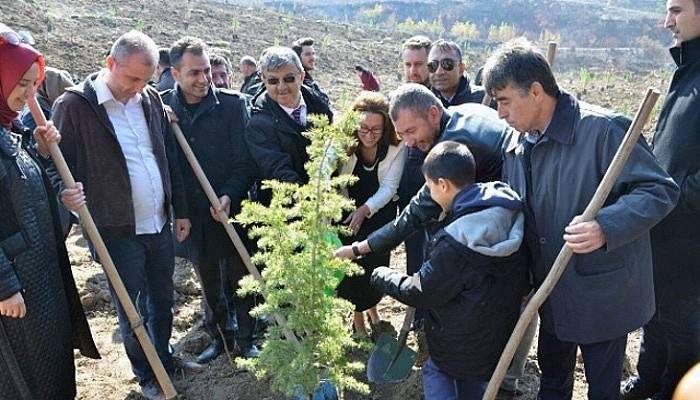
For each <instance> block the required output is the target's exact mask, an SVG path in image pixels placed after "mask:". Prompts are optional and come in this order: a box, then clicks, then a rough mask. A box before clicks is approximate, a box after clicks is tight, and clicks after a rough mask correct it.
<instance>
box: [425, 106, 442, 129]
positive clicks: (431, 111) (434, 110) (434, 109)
mask: <svg viewBox="0 0 700 400" xmlns="http://www.w3.org/2000/svg"><path fill="white" fill-rule="evenodd" d="M440 117H442V113H441V112H440V109H439V108H438V106H436V105H431V106H430V108H428V122H430V124H431V125H435V124H438V125H439V124H440Z"/></svg>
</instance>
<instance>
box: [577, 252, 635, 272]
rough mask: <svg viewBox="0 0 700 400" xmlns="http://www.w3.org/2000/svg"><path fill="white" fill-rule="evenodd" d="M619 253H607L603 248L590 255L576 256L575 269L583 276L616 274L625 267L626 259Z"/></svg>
mask: <svg viewBox="0 0 700 400" xmlns="http://www.w3.org/2000/svg"><path fill="white" fill-rule="evenodd" d="M616 253H617V252H612V253H606V252H605V251H604V250H603V249H602V248H601V249H598V250H596V251H594V252H592V253H588V254H576V255H574V259H573V261H574V269H575V270H576V273H577V274H578V275H581V276H594V275H600V274H606V273H610V272H614V271H616V270H618V269H621V268H624V267H625V261H624V258H623V257H622V256H621V255H619V254H616Z"/></svg>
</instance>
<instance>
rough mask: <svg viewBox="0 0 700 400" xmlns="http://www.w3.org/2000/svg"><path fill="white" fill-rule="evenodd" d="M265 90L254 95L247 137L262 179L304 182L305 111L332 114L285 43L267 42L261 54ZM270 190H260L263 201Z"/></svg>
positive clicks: (308, 125)
mask: <svg viewBox="0 0 700 400" xmlns="http://www.w3.org/2000/svg"><path fill="white" fill-rule="evenodd" d="M260 72H261V74H262V80H263V84H264V85H265V90H263V91H261V92H260V93H258V94H257V95H256V96H255V98H253V101H252V104H253V108H252V111H251V117H250V122H249V124H248V127H247V128H246V140H247V141H248V147H249V149H250V153H251V155H252V156H253V159H254V160H255V162H256V163H257V165H258V169H259V178H260V180H265V179H276V180H279V181H282V182H295V183H306V182H308V180H309V177H308V175H307V174H306V171H305V170H304V164H305V163H306V162H307V161H308V160H309V156H308V154H307V153H306V146H308V145H309V140H308V139H307V138H305V137H304V136H302V134H301V133H302V132H304V131H306V130H308V129H309V128H310V120H309V115H311V114H320V115H325V116H326V117H328V119H329V120H331V119H332V118H333V113H332V112H331V110H330V108H329V106H328V104H327V103H326V102H325V101H324V100H323V98H321V97H320V96H319V95H318V94H316V93H315V92H314V91H312V90H311V89H309V88H307V87H306V86H304V85H302V82H303V80H304V76H305V73H304V68H303V66H302V63H301V60H300V59H299V57H298V56H297V55H296V53H295V52H294V51H293V50H292V49H290V48H287V47H270V48H267V49H266V50H265V51H263V55H262V57H261V58H260ZM270 199H271V193H269V191H262V192H258V200H259V201H261V202H262V203H263V204H267V203H268V202H269V200H270Z"/></svg>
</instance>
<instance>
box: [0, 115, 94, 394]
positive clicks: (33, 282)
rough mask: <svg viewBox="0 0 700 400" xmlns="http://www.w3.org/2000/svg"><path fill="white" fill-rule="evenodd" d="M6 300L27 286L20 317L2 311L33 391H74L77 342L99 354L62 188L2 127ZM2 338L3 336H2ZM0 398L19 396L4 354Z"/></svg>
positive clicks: (0, 293) (0, 320)
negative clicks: (62, 214) (74, 262)
mask: <svg viewBox="0 0 700 400" xmlns="http://www.w3.org/2000/svg"><path fill="white" fill-rule="evenodd" d="M0 220H2V221H3V222H2V224H0V300H4V299H6V298H8V297H10V296H12V295H13V294H15V293H17V292H21V293H22V296H23V297H24V302H25V304H26V307H27V314H26V316H25V317H24V318H22V319H14V318H9V317H0V325H1V326H0V329H3V330H4V332H5V334H6V335H7V337H8V340H9V343H8V344H7V346H8V347H9V348H8V349H3V350H7V351H10V352H11V353H13V355H14V357H15V358H16V359H17V362H18V364H19V369H20V371H19V372H20V374H21V375H22V376H23V378H24V380H25V381H26V383H27V386H29V390H30V391H31V394H32V398H36V399H72V398H74V397H75V366H74V361H73V357H74V356H73V349H74V348H75V349H80V351H81V353H82V354H83V355H85V356H87V357H91V358H100V356H99V353H98V352H97V349H96V347H95V344H94V342H93V340H92V336H91V334H90V328H89V326H88V324H87V320H86V319H85V315H84V313H83V309H82V305H81V304H80V299H79V298H78V291H77V289H76V287H75V282H74V280H73V275H72V273H71V266H70V261H69V260H68V253H67V252H66V247H65V244H64V242H63V240H62V237H63V236H62V233H61V231H60V225H59V224H58V209H57V207H56V196H55V195H54V193H53V191H52V190H51V185H50V183H49V181H48V178H47V176H46V174H45V173H44V172H43V170H42V168H41V167H40V163H39V162H38V160H35V159H33V158H32V156H31V155H30V152H27V151H25V150H24V149H22V148H21V147H20V145H19V138H18V137H11V136H10V133H9V131H7V130H6V129H5V128H3V127H0ZM0 346H3V343H0ZM0 398H2V399H16V398H19V395H18V392H17V391H16V390H15V387H14V384H13V382H12V380H11V379H10V372H9V370H8V366H7V365H6V364H5V362H3V360H2V358H0Z"/></svg>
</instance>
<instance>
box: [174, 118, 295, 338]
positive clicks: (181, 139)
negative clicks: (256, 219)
mask: <svg viewBox="0 0 700 400" xmlns="http://www.w3.org/2000/svg"><path fill="white" fill-rule="evenodd" d="M170 125H171V127H172V129H173V132H174V133H175V138H176V139H177V142H178V143H179V144H180V148H182V152H183V153H184V154H185V158H187V162H189V164H190V167H192V171H193V172H194V175H195V176H196V177H197V180H198V181H199V184H200V185H201V186H202V189H203V190H204V193H205V194H206V195H207V198H208V199H209V202H210V203H211V205H212V207H214V209H215V210H218V209H219V207H221V202H220V201H219V197H218V196H217V195H216V192H215V191H214V188H213V187H212V186H211V183H210V182H209V179H207V176H206V175H205V174H204V170H203V169H202V166H201V165H199V161H197V157H196V156H195V155H194V152H193V151H192V148H191V147H190V144H189V143H187V139H186V138H185V135H184V134H183V133H182V129H180V126H179V125H178V124H177V122H171V123H170ZM219 219H220V220H221V221H227V220H228V216H227V215H226V213H224V212H223V211H220V212H219ZM221 225H223V227H224V229H225V230H226V233H227V234H228V237H229V239H231V242H233V246H234V247H235V248H236V250H237V251H238V254H239V255H240V256H241V259H242V260H243V264H245V267H246V269H247V270H248V273H249V274H250V275H252V276H253V278H255V279H257V280H258V281H260V282H261V283H262V282H263V281H264V280H263V277H262V275H260V271H258V268H257V267H256V266H255V265H254V264H253V262H252V261H251V260H250V254H249V253H248V249H246V247H245V246H244V245H243V242H242V241H241V238H240V237H239V236H238V233H237V232H236V229H235V228H234V227H233V225H231V224H230V223H228V222H225V223H222V224H221ZM273 318H274V319H275V322H276V323H277V326H279V327H280V328H282V329H283V331H284V336H285V337H286V338H287V340H291V341H292V342H293V343H295V344H296V345H297V346H301V344H300V343H299V339H298V338H297V336H296V335H295V334H294V332H292V331H291V330H290V329H289V328H288V327H287V320H286V318H285V317H284V316H283V315H281V314H279V313H277V314H273Z"/></svg>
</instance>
